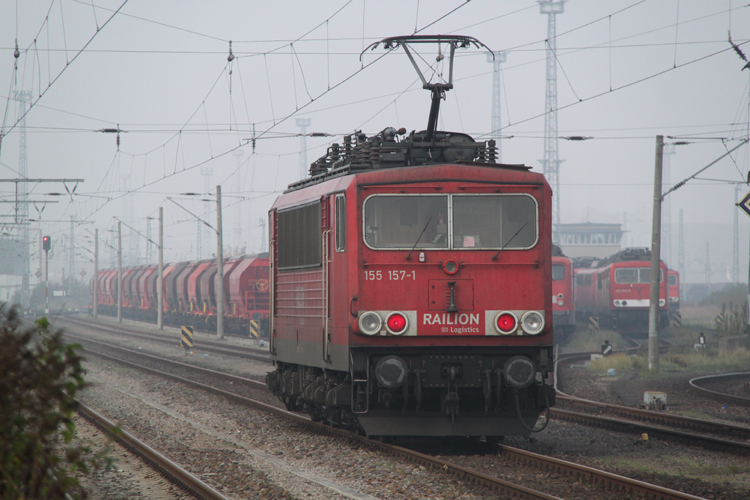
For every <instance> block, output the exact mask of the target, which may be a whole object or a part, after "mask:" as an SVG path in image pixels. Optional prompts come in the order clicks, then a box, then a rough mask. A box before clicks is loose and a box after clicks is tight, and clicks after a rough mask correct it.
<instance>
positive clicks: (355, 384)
mask: <svg viewBox="0 0 750 500" xmlns="http://www.w3.org/2000/svg"><path fill="white" fill-rule="evenodd" d="M493 351H494V352H493ZM394 353H395V354H396V355H397V356H398V358H400V359H401V360H403V362H404V366H406V367H408V368H407V369H406V370H405V376H404V378H403V383H402V384H401V385H399V386H398V387H394V388H388V387H384V386H383V384H382V383H381V381H380V380H379V378H378V377H377V376H376V374H375V371H376V370H375V367H376V366H377V365H378V362H379V361H381V360H383V358H385V357H393V356H394ZM350 354H351V355H350V367H349V372H344V371H335V370H330V369H323V368H316V367H310V366H302V365H297V364H292V363H283V362H277V368H276V371H274V372H271V373H270V374H269V375H268V377H267V379H266V381H267V385H268V387H269V389H271V391H272V392H273V393H274V394H275V395H276V396H278V397H279V399H280V400H281V401H282V402H284V404H285V405H286V407H287V408H288V409H289V410H292V411H304V412H307V413H309V414H310V415H311V416H312V417H313V418H314V419H316V420H322V421H327V422H328V423H330V424H332V425H337V426H342V427H348V428H353V429H356V430H360V431H364V432H365V433H366V434H367V435H368V436H402V435H408V436H446V435H449V436H450V435H453V436H487V437H497V436H504V435H522V436H526V435H529V434H530V432H531V431H530V429H531V428H533V427H534V425H535V424H536V421H537V419H538V417H539V414H540V413H541V412H542V411H543V410H544V409H545V408H547V407H548V406H552V405H554V399H555V394H554V389H552V387H551V386H550V385H547V384H546V383H545V382H548V380H547V379H548V376H549V370H550V369H551V354H552V353H551V352H548V350H546V349H541V350H540V349H538V348H533V349H532V348H524V347H518V348H508V347H507V346H502V347H497V348H493V347H482V348H477V347H475V348H468V347H464V348H461V349H456V348H437V347H431V348H402V349H398V350H394V349H392V348H391V349H376V348H353V349H351V350H350ZM514 356H525V357H526V358H528V359H530V360H531V361H532V362H533V364H534V367H535V374H534V376H533V380H532V381H531V384H530V385H529V386H528V387H525V388H520V389H516V388H514V387H512V386H511V385H510V384H509V383H508V380H506V378H505V375H504V373H503V367H504V366H505V364H506V362H507V361H508V360H509V359H511V358H513V357H514ZM519 415H520V418H519ZM521 418H522V419H523V422H522V421H521Z"/></svg>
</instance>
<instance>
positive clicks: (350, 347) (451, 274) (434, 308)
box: [267, 36, 554, 438]
mask: <svg viewBox="0 0 750 500" xmlns="http://www.w3.org/2000/svg"><path fill="white" fill-rule="evenodd" d="M379 43H380V42H379ZM382 43H383V45H384V47H386V48H391V49H393V48H396V47H398V46H401V47H403V48H404V50H405V51H406V52H407V54H409V57H410V59H411V60H412V63H414V59H413V58H412V56H411V50H414V49H413V47H411V46H413V45H414V44H417V43H442V44H443V47H445V46H446V45H448V46H449V47H450V57H451V60H450V65H451V71H450V74H451V78H452V63H453V61H452V56H453V53H454V50H455V49H456V48H460V47H466V46H469V45H472V44H473V45H475V46H479V43H478V42H477V41H476V40H474V39H472V38H469V37H459V36H447V37H443V36H441V37H429V36H415V37H399V38H391V39H386V40H383V41H382ZM375 45H377V44H375ZM414 66H415V67H416V66H417V65H416V63H414ZM420 77H422V75H421V73H420ZM422 81H423V84H424V85H423V87H424V88H426V89H428V90H430V91H431V93H432V109H431V111H430V119H429V123H428V127H427V130H425V131H422V132H412V133H410V134H408V135H407V134H406V131H405V130H404V129H400V130H398V131H397V130H396V129H394V128H386V129H384V130H383V131H381V132H380V133H379V134H377V135H374V136H367V135H365V134H362V133H359V132H358V133H355V134H353V135H350V136H346V137H344V143H343V145H338V144H333V145H332V146H331V147H330V148H329V149H328V152H327V154H326V155H324V156H323V157H321V158H320V159H318V160H317V161H316V162H314V163H313V164H312V165H311V168H310V174H311V176H310V177H309V178H308V179H305V180H302V181H300V182H297V183H295V184H292V185H290V186H289V189H288V190H287V191H286V192H285V193H284V195H282V196H281V197H279V198H278V199H277V200H276V202H275V203H274V205H273V207H272V208H271V211H270V213H269V227H270V242H271V247H270V256H269V257H270V264H271V275H270V280H271V301H270V309H271V338H270V352H271V356H272V358H273V360H274V362H275V365H276V369H275V371H273V372H271V373H270V374H269V375H268V377H267V384H268V387H269V388H270V389H271V390H272V391H273V392H274V394H276V395H277V396H278V397H279V398H280V399H281V400H282V401H283V402H284V403H285V404H286V406H287V407H288V408H289V409H292V410H298V411H307V412H309V413H310V414H311V415H312V416H313V418H315V419H320V420H325V421H328V422H330V423H332V424H335V425H342V426H347V427H352V428H355V429H360V430H363V431H364V432H366V433H367V434H368V435H380V436H394V435H408V436H446V435H456V436H487V437H489V438H492V437H497V436H503V435H528V434H529V432H531V429H532V428H533V426H534V425H535V423H536V422H537V419H538V417H539V415H540V413H541V412H542V411H543V410H544V409H545V408H548V407H549V406H550V405H552V404H554V391H553V389H552V388H551V386H550V385H547V384H546V383H545V382H546V381H548V380H549V375H550V371H551V370H552V304H551V303H550V296H551V294H552V287H551V276H550V274H551V260H550V259H551V230H550V228H551V222H550V220H551V212H550V210H551V196H552V193H551V190H550V186H549V184H548V183H547V182H546V181H545V179H544V177H543V176H542V175H541V174H539V173H533V172H530V171H529V167H525V166H522V165H501V164H497V163H495V158H496V149H495V144H494V141H487V142H477V141H475V140H474V139H473V138H472V137H470V136H469V135H466V134H462V133H453V132H442V131H437V130H436V123H437V115H438V108H439V103H440V100H441V98H443V97H444V95H445V91H447V90H450V88H452V82H451V81H450V80H449V81H448V82H447V83H436V84H435V83H428V82H427V81H426V79H425V78H424V77H422Z"/></svg>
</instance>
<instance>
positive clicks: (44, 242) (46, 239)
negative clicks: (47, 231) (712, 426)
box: [42, 236, 52, 252]
mask: <svg viewBox="0 0 750 500" xmlns="http://www.w3.org/2000/svg"><path fill="white" fill-rule="evenodd" d="M51 245H52V242H51V241H50V237H49V236H43V237H42V250H44V251H45V252H46V251H49V249H50V248H52V246H51Z"/></svg>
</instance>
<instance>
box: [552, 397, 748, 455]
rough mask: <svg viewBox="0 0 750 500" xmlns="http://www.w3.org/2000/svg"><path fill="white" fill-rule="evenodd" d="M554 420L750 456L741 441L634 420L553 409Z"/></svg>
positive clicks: (746, 446) (745, 445) (746, 445)
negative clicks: (663, 438)
mask: <svg viewBox="0 0 750 500" xmlns="http://www.w3.org/2000/svg"><path fill="white" fill-rule="evenodd" d="M550 413H551V415H552V417H553V418H556V419H558V420H565V421H568V422H573V423H576V424H584V425H590V426H594V427H603V428H606V429H613V430H617V431H620V432H631V433H632V432H634V431H635V432H646V433H647V434H648V435H649V436H654V435H659V436H664V437H667V438H670V439H674V440H677V441H681V442H685V443H687V444H696V443H698V444H700V445H701V446H705V447H706V448H709V449H719V450H724V449H730V450H731V451H733V452H736V453H743V454H750V444H749V443H742V442H739V441H730V440H728V439H722V438H717V437H713V436H707V435H705V434H695V433H690V432H683V431H678V430H676V429H670V428H668V427H657V426H654V425H648V424H643V423H640V422H635V421H632V420H622V419H617V418H608V417H600V416H597V415H591V414H590V413H581V412H577V411H571V410H563V409H560V408H552V409H551V411H550Z"/></svg>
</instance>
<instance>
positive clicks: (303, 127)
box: [297, 118, 311, 180]
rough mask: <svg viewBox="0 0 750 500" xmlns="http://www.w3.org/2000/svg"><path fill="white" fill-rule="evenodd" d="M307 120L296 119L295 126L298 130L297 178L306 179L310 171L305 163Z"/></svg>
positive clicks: (308, 122)
mask: <svg viewBox="0 0 750 500" xmlns="http://www.w3.org/2000/svg"><path fill="white" fill-rule="evenodd" d="M310 123H311V122H310V119H309V118H297V126H298V127H299V128H300V135H299V178H300V180H301V179H306V178H307V173H308V171H309V170H310V165H308V163H307V127H309V126H310Z"/></svg>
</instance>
